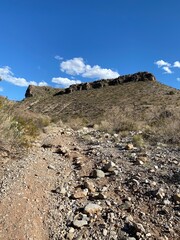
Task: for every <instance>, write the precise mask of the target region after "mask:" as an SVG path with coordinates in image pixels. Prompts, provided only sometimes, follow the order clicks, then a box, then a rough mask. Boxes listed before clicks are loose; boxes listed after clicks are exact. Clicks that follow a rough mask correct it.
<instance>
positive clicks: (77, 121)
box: [66, 117, 88, 130]
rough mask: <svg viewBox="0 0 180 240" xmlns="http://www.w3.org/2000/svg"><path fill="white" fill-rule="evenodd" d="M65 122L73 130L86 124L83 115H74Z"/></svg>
mask: <svg viewBox="0 0 180 240" xmlns="http://www.w3.org/2000/svg"><path fill="white" fill-rule="evenodd" d="M66 124H67V125H68V126H69V127H71V128H72V129H74V130H78V129H80V128H82V127H85V126H87V124H88V121H87V120H86V118H84V117H75V118H70V119H68V120H66Z"/></svg>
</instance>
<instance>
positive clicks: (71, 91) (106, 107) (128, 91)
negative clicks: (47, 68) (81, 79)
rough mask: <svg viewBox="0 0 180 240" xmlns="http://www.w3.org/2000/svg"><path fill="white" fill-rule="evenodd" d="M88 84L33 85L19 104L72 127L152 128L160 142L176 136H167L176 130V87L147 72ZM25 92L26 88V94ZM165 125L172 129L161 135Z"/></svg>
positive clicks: (179, 95) (179, 106)
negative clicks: (62, 86) (46, 88)
mask: <svg viewBox="0 0 180 240" xmlns="http://www.w3.org/2000/svg"><path fill="white" fill-rule="evenodd" d="M90 85H92V86H94V85H95V86H96V87H94V88H93V87H88V88H87V84H79V85H72V86H71V87H70V88H67V89H65V90H61V91H59V92H58V91H57V92H56V93H54V92H53V91H49V92H46V94H44V91H43V88H41V87H35V88H36V89H38V90H35V92H37V91H38V94H34V96H33V97H28V98H26V99H25V100H24V101H23V102H21V103H20V104H19V105H20V107H21V108H25V109H28V110H30V111H32V112H35V113H39V112H40V113H42V114H46V115H48V116H50V117H51V118H52V120H53V121H58V120H60V119H61V120H62V121H63V122H66V123H69V124H71V125H74V126H75V125H81V126H87V125H94V124H98V125H101V127H106V126H107V127H108V128H109V129H107V130H110V131H112V130H113V131H116V132H117V131H118V132H119V131H123V130H137V129H139V128H140V129H141V130H142V129H143V130H152V135H153V134H154V133H156V131H157V129H158V133H159V134H160V137H161V138H162V140H163V141H172V142H174V141H177V140H179V136H177V134H176V137H177V139H176V138H175V139H171V137H170V136H169V135H171V134H172V132H171V131H174V132H175V133H177V131H176V130H177V129H178V128H179V116H180V91H179V90H176V89H173V88H171V87H168V86H165V85H163V84H161V83H159V82H158V81H156V80H155V77H154V76H153V75H152V74H149V73H137V74H133V75H126V76H122V77H119V78H118V79H111V80H100V81H96V82H94V83H92V84H91V83H90ZM83 86H86V88H83ZM88 86H89V85H88ZM30 88H31V87H30ZM40 89H42V92H41V91H40ZM83 89H86V90H83ZM27 93H28V90H27V92H26V95H28V94H27ZM172 122H173V124H174V126H172ZM105 125H106V126H105ZM176 125H178V126H176ZM167 126H169V127H168V128H170V127H171V128H174V129H169V131H170V132H169V133H168V132H167V133H165V134H164V133H163V132H162V131H163V129H167ZM160 131H161V132H160ZM167 131H168V129H167ZM165 135H166V137H165ZM172 135H174V134H172Z"/></svg>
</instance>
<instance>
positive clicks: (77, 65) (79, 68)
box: [60, 57, 86, 75]
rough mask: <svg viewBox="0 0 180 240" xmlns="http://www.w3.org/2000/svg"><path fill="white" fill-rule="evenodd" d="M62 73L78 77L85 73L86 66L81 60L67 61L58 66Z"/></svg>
mask: <svg viewBox="0 0 180 240" xmlns="http://www.w3.org/2000/svg"><path fill="white" fill-rule="evenodd" d="M60 68H61V71H62V72H65V73H67V74H70V75H80V74H82V73H84V72H85V69H86V65H85V63H84V60H83V58H80V57H79V58H73V59H70V60H67V61H63V62H62V63H61V64H60Z"/></svg>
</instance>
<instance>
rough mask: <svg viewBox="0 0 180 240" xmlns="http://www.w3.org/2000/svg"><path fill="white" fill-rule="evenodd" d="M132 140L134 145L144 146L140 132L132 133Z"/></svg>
mask: <svg viewBox="0 0 180 240" xmlns="http://www.w3.org/2000/svg"><path fill="white" fill-rule="evenodd" d="M132 142H133V145H134V146H135V147H143V146H144V139H143V136H142V135H140V134H138V135H134V136H133V139H132Z"/></svg>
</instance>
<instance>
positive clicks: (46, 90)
mask: <svg viewBox="0 0 180 240" xmlns="http://www.w3.org/2000/svg"><path fill="white" fill-rule="evenodd" d="M59 91H61V89H60V88H52V87H48V86H41V87H38V86H34V85H29V87H28V88H27V90H26V93H25V97H26V98H28V97H34V96H39V95H44V94H56V93H57V92H59Z"/></svg>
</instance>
